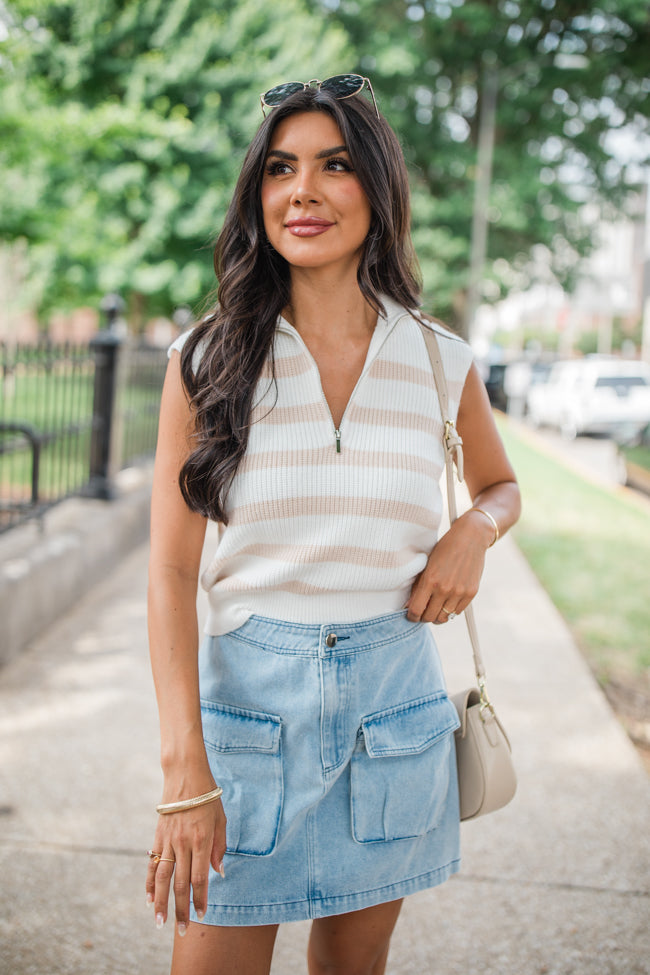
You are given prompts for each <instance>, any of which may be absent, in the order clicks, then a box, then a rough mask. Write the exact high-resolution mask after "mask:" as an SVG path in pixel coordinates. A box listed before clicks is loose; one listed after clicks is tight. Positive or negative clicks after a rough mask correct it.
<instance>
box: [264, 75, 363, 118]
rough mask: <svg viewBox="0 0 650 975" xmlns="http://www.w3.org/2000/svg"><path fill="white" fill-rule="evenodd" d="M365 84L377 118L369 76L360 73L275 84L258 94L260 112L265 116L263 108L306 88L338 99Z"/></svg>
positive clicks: (280, 102) (275, 105)
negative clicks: (315, 89)
mask: <svg viewBox="0 0 650 975" xmlns="http://www.w3.org/2000/svg"><path fill="white" fill-rule="evenodd" d="M366 85H368V90H369V91H370V95H371V96H372V104H373V105H374V106H375V111H376V113H377V118H379V109H378V108H377V102H376V100H375V93H374V91H373V90H372V85H371V84H370V78H364V77H363V76H362V75H360V74H336V75H334V77H333V78H326V79H325V81H319V80H318V78H312V79H311V81H306V82H304V84H303V83H302V82H300V81H286V82H285V83H284V84H283V85H276V86H275V87H274V88H269V90H268V91H265V92H264V94H263V95H260V102H261V104H262V114H263V115H264V116H265V117H266V112H265V111H264V109H265V108H277V106H278V105H281V104H282V102H283V101H285V100H286V99H287V98H290V97H291V95H295V94H297V93H298V92H299V91H307V89H308V88H317V89H320V90H322V91H327V92H329V93H330V95H332V96H333V97H334V98H338V99H340V98H351V97H352V96H353V95H358V94H359V92H361V91H363V89H364V88H365V86H366Z"/></svg>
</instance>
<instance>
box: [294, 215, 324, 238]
mask: <svg viewBox="0 0 650 975" xmlns="http://www.w3.org/2000/svg"><path fill="white" fill-rule="evenodd" d="M333 226H334V224H333V223H332V222H331V221H330V220H323V219H322V217H296V218H295V219H294V220H287V222H286V224H285V227H286V228H287V230H288V231H289V233H291V234H293V235H294V237H317V236H318V235H319V234H323V233H325V231H326V230H328V229H329V228H330V227H333Z"/></svg>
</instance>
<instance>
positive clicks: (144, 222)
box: [0, 0, 650, 320]
mask: <svg viewBox="0 0 650 975" xmlns="http://www.w3.org/2000/svg"><path fill="white" fill-rule="evenodd" d="M307 4H311V7H307ZM4 5H5V6H4V7H3V0H0V27H1V26H2V23H3V22H4V21H6V22H7V25H8V28H7V36H6V38H5V39H4V40H3V41H1V42H0V69H1V70H2V77H1V78H0V179H1V180H2V193H1V194H0V237H3V238H4V239H5V240H9V241H12V240H18V239H21V240H27V242H28V244H29V255H30V275H29V284H30V287H31V289H32V294H33V300H34V303H36V304H37V305H38V306H39V307H40V309H41V312H42V313H43V314H45V313H47V311H48V310H49V309H51V308H52V307H54V306H61V305H74V304H79V303H80V302H81V301H93V302H95V301H97V299H98V298H99V296H100V295H102V294H103V293H105V292H107V291H120V292H121V293H122V294H123V295H124V296H125V297H130V302H131V307H132V310H133V308H134V307H137V308H139V309H140V310H141V312H142V314H144V313H145V312H146V313H147V314H153V313H155V312H157V311H164V312H170V311H171V310H172V309H173V308H174V306H176V305H178V304H185V303H189V304H194V303H195V302H196V301H197V300H198V299H199V298H200V296H201V295H203V294H205V293H206V292H207V291H209V290H210V288H211V286H212V283H213V276H212V269H211V258H210V249H209V244H210V241H211V239H212V237H213V235H214V233H215V231H216V230H218V228H219V226H220V223H221V220H222V217H223V214H224V211H225V207H226V205H227V201H228V198H229V195H230V191H231V188H232V183H233V180H234V177H235V174H236V171H237V169H238V166H239V164H240V162H241V159H242V154H243V149H244V147H245V145H246V144H247V143H248V141H249V140H250V137H251V136H252V134H253V132H254V131H255V128H256V126H257V122H258V120H259V118H260V116H259V114H258V112H259V101H258V94H259V92H261V91H263V90H264V89H265V88H266V87H268V86H269V85H272V84H276V83H278V81H280V80H289V79H297V80H300V79H303V78H311V77H314V76H318V77H321V78H323V77H327V76H328V75H332V74H336V73H337V72H340V71H348V70H354V69H355V67H356V69H357V70H360V71H361V72H362V73H363V74H367V75H369V76H370V77H371V78H372V82H373V86H374V88H375V90H376V91H377V95H378V98H379V101H380V105H381V108H382V110H383V111H384V113H385V114H386V115H387V117H388V118H389V120H390V121H391V123H392V124H393V125H394V126H395V128H396V129H397V131H398V132H399V133H400V136H401V138H402V141H403V143H404V146H405V150H406V154H407V157H408V159H409V161H410V163H411V168H412V175H413V180H412V184H413V211H414V238H415V242H416V248H417V251H418V254H419V257H420V260H421V264H422V269H423V276H424V281H425V292H426V301H427V307H428V308H429V309H430V310H431V311H434V312H435V313H437V314H439V315H442V316H443V317H446V318H448V319H451V320H454V319H455V320H458V319H459V318H460V317H461V315H462V310H463V301H464V294H465V290H466V286H467V279H468V265H469V244H470V237H471V218H472V208H473V186H474V177H475V175H476V161H477V139H478V122H479V118H480V114H481V106H482V102H483V100H484V99H483V95H484V91H485V81H484V80H485V75H486V71H487V72H490V73H491V75H492V76H493V77H494V78H495V79H496V81H497V87H498V95H497V111H496V125H495V153H494V167H493V179H492V186H491V194H490V199H489V202H488V206H487V210H486V212H487V217H488V220H489V239H488V262H487V267H486V269H485V279H486V280H485V285H486V289H487V290H486V294H487V295H488V296H489V297H496V296H497V295H498V294H499V293H501V291H503V290H504V289H507V288H508V287H510V286H511V285H512V284H513V283H517V284H518V285H519V286H522V285H525V283H526V280H527V275H528V274H529V273H530V267H531V264H530V253H531V248H534V247H535V245H541V246H542V247H543V248H544V249H545V253H546V254H547V255H548V259H549V260H550V261H551V262H552V267H553V271H554V272H555V274H556V275H557V277H558V279H559V280H560V281H562V282H563V283H569V284H570V281H571V275H572V273H573V272H574V270H575V268H576V263H577V261H578V259H579V256H580V255H581V254H582V253H585V252H586V251H587V250H588V248H589V245H590V242H591V237H590V231H589V230H588V229H587V228H586V227H585V226H584V225H583V223H582V221H581V207H582V204H583V201H584V200H585V199H587V198H590V199H593V198H596V199H601V200H604V201H609V203H610V204H611V206H613V207H618V206H622V205H623V203H624V200H625V198H626V196H627V194H628V193H629V186H630V180H631V178H632V176H633V174H632V173H631V172H628V171H626V166H625V164H624V162H622V161H621V159H620V158H617V157H615V156H614V155H613V150H612V147H611V144H610V142H609V141H608V133H609V132H610V131H611V130H612V129H617V128H618V129H625V128H629V127H630V126H636V129H637V131H638V133H639V134H643V133H645V134H646V136H647V135H648V132H649V128H650V126H649V122H648V116H649V114H650V113H649V111H648V108H649V106H650V77H649V74H650V72H649V69H648V63H649V62H648V54H647V52H648V50H650V14H649V13H648V4H647V0H598V2H597V3H596V4H593V3H592V4H587V3H577V2H573V0H274V2H273V3H267V4H259V3H258V2H257V0H237V2H236V0H204V2H203V3H199V2H198V0H119V2H118V0H92V2H88V0H60V2H54V3H50V2H45V0H4ZM3 10H5V11H6V12H5V14H4V15H3Z"/></svg>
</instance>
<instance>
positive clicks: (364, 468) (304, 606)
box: [169, 297, 472, 635]
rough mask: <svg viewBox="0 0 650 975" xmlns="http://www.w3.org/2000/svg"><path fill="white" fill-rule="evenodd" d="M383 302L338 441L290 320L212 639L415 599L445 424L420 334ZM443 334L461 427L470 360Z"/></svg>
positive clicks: (254, 436) (432, 535)
mask: <svg viewBox="0 0 650 975" xmlns="http://www.w3.org/2000/svg"><path fill="white" fill-rule="evenodd" d="M382 301H383V304H384V306H385V308H386V312H387V314H386V317H385V318H384V317H380V318H379V319H378V322H377V326H376V328H375V332H374V334H373V337H372V340H371V342H370V347H369V349H368V355H367V358H366V363H365V365H364V368H363V371H362V373H361V376H360V378H359V381H358V382H357V385H356V386H355V389H354V391H353V393H352V396H351V397H350V401H349V403H348V405H347V407H346V410H345V413H344V416H343V419H342V420H341V423H340V426H339V429H338V430H335V428H334V423H333V421H332V417H331V414H330V411H329V408H328V405H327V402H326V400H325V397H324V396H323V391H322V388H321V384H320V376H319V373H318V368H317V366H316V363H315V362H314V359H313V358H312V356H311V355H310V353H309V351H308V349H307V347H306V346H305V344H304V342H303V341H302V339H301V337H300V335H299V334H298V332H297V331H296V330H295V329H294V328H293V327H292V326H291V325H289V323H288V322H286V321H285V320H284V319H283V318H280V319H279V321H278V327H277V331H276V336H275V341H274V358H275V376H276V382H275V383H273V382H272V381H271V374H270V369H267V370H266V371H265V372H264V374H263V375H262V377H261V378H260V380H259V386H258V390H257V396H256V399H255V401H254V402H255V403H256V405H255V407H254V408H253V414H252V420H253V423H252V426H251V430H250V436H249V440H248V447H247V451H246V454H245V456H244V459H243V461H242V462H241V464H240V466H239V469H238V471H237V474H236V476H235V478H234V480H233V482H232V485H231V488H230V491H229V493H228V497H227V512H228V516H229V522H228V525H227V526H225V527H222V530H221V533H220V540H219V545H218V548H217V551H216V553H215V555H214V558H213V560H212V562H211V563H210V564H209V566H208V567H207V569H206V570H205V572H204V573H203V575H202V577H201V584H202V586H203V588H204V589H205V590H206V591H207V593H208V600H209V613H208V617H207V621H206V632H207V633H209V634H214V635H219V634H222V633H227V632H229V631H231V630H234V629H236V628H237V627H239V626H241V625H242V624H243V623H245V622H246V620H247V619H248V618H249V617H250V616H251V615H253V614H255V615H258V616H265V617H269V618H272V619H283V620H287V621H290V622H295V623H349V622H353V621H355V620H360V619H369V618H372V617H375V616H381V615H384V614H386V613H392V612H397V611H398V610H400V609H401V608H402V607H403V606H404V603H405V602H406V600H407V599H408V596H409V593H410V589H411V586H412V584H413V581H414V579H415V577H416V576H417V575H418V574H419V573H420V572H421V571H422V569H423V568H424V566H425V564H426V561H427V557H428V554H429V552H430V551H431V549H432V548H433V545H434V544H435V542H436V539H437V533H438V527H439V524H440V519H441V514H442V495H441V490H440V486H439V481H440V476H441V474H442V471H443V470H444V455H443V449H442V432H443V430H442V426H443V421H442V417H441V415H440V406H439V403H438V396H437V393H436V388H435V383H434V379H433V373H432V371H431V365H430V362H429V358H428V355H427V351H426V346H425V344H424V339H423V337H422V333H421V328H420V325H419V324H418V322H417V320H415V319H414V318H413V317H412V316H411V314H410V313H409V312H408V311H407V310H406V309H404V308H402V307H400V306H399V305H397V304H396V303H395V302H393V301H391V300H390V299H388V298H385V297H384V298H382ZM431 327H432V328H434V329H435V331H436V333H437V336H438V340H439V345H440V352H441V356H442V361H443V366H444V369H445V375H446V377H447V382H448V386H449V406H450V411H451V413H452V417H451V418H452V419H453V420H455V419H456V414H457V412H458V406H459V403H460V397H461V393H462V389H463V384H464V382H465V378H466V375H467V371H468V369H469V366H470V363H471V358H472V356H471V351H470V349H469V346H467V345H466V343H465V342H463V341H462V340H461V339H459V338H458V337H457V336H455V335H452V334H451V333H449V332H447V331H445V330H444V329H442V328H440V327H439V326H437V325H432V326H431ZM186 337H187V333H186V334H185V335H182V336H180V338H179V339H177V340H176V342H174V344H173V345H172V346H171V348H170V350H169V351H170V354H171V352H172V350H174V349H177V350H180V349H181V348H182V346H183V343H184V341H185V338H186Z"/></svg>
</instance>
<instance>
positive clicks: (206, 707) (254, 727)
mask: <svg viewBox="0 0 650 975" xmlns="http://www.w3.org/2000/svg"><path fill="white" fill-rule="evenodd" d="M201 711H202V717H203V737H204V738H205V742H206V745H210V746H211V747H212V748H216V749H217V751H220V752H268V753H269V754H272V753H273V752H277V751H278V749H279V747H280V728H281V726H282V722H281V720H280V718H279V717H278V716H277V715H275V714H265V713H264V712H262V711H249V710H247V709H245V708H236V707H233V706H231V705H229V704H215V703H214V702H212V701H201Z"/></svg>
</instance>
